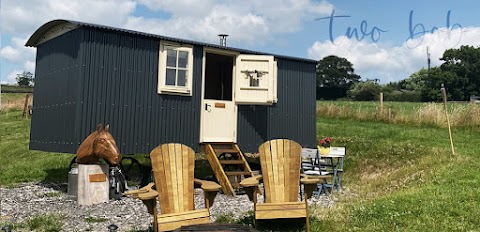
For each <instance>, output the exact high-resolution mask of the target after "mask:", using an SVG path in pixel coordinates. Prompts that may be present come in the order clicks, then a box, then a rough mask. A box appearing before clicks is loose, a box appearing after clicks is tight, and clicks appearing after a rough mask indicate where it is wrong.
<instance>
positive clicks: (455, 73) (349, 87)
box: [316, 46, 480, 101]
mask: <svg viewBox="0 0 480 232" xmlns="http://www.w3.org/2000/svg"><path fill="white" fill-rule="evenodd" d="M440 60H441V61H443V63H442V64H441V65H440V66H438V67H433V68H431V69H430V70H427V69H424V68H423V69H421V70H419V71H417V72H415V73H413V74H412V75H410V77H408V78H406V79H404V80H401V81H398V82H391V83H388V84H383V85H382V84H379V83H378V79H375V80H365V81H362V80H361V77H360V76H359V75H357V74H355V70H354V69H353V64H352V63H350V62H349V61H348V60H347V59H345V58H342V57H338V56H333V55H331V56H327V57H325V58H323V59H321V60H320V61H319V62H318V63H317V83H316V84H317V99H325V100H333V99H339V98H349V99H353V100H359V101H371V100H376V99H378V96H379V94H380V92H383V93H384V99H385V100H387V101H440V100H441V99H442V96H441V93H440V88H441V86H442V84H443V85H444V86H445V88H446V90H447V95H448V96H447V97H448V99H449V100H453V101H468V100H469V99H470V97H471V96H478V95H480V47H473V46H461V47H460V48H458V49H453V48H452V49H448V50H446V51H445V52H444V53H443V56H442V57H441V58H440Z"/></svg>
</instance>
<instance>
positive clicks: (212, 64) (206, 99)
mask: <svg viewBox="0 0 480 232" xmlns="http://www.w3.org/2000/svg"><path fill="white" fill-rule="evenodd" d="M203 61H204V62H203V65H204V70H205V71H204V73H203V74H204V75H203V90H202V94H203V98H202V109H201V126H200V127H201V128H200V142H201V143H206V142H233V143H235V142H236V141H237V107H238V106H237V105H240V104H244V105H272V104H274V103H276V102H277V91H276V89H277V87H276V83H277V76H276V73H277V63H276V62H275V59H274V57H273V56H267V55H243V54H233V55H232V54H225V53H223V52H218V51H216V50H213V51H212V50H207V51H206V52H204V60H203Z"/></svg>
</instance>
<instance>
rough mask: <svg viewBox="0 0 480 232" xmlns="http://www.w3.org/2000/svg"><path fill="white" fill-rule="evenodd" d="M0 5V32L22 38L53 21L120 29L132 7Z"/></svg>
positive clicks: (86, 2) (57, 0)
mask: <svg viewBox="0 0 480 232" xmlns="http://www.w3.org/2000/svg"><path fill="white" fill-rule="evenodd" d="M2 3H3V5H2V8H3V9H2V14H1V15H0V19H1V22H0V25H1V28H2V32H6V33H9V34H11V35H14V36H22V37H23V36H26V35H31V34H33V32H34V31H35V30H36V29H37V28H38V27H40V26H41V25H42V24H44V23H46V22H47V21H50V20H53V19H72V20H80V21H87V22H97V23H102V24H107V25H116V26H121V25H122V24H123V23H125V20H126V18H127V16H128V15H130V14H131V13H132V12H133V11H134V10H135V6H136V3H135V1H133V0H103V1H96V0H69V1H63V0H49V1H44V0H22V1H2ZM7 9H8V10H7Z"/></svg>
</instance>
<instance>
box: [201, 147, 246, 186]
mask: <svg viewBox="0 0 480 232" xmlns="http://www.w3.org/2000/svg"><path fill="white" fill-rule="evenodd" d="M201 147H202V151H203V152H204V153H205V154H206V156H207V160H208V162H209V163H210V166H211V167H212V169H213V172H214V173H215V177H216V178H217V181H218V182H219V184H220V185H221V186H222V190H223V193H224V194H227V195H233V196H235V189H238V188H240V185H239V183H240V181H241V179H242V176H243V177H251V176H253V173H252V170H251V169H250V166H249V165H248V163H247V160H245V157H244V156H243V154H242V152H241V151H240V148H238V146H237V144H235V143H204V144H201ZM229 177H230V178H229ZM232 180H233V181H232Z"/></svg>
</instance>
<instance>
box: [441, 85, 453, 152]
mask: <svg viewBox="0 0 480 232" xmlns="http://www.w3.org/2000/svg"><path fill="white" fill-rule="evenodd" d="M441 91H442V98H443V106H444V107H445V116H446V117H447V125H448V135H450V145H451V146H452V155H455V148H454V147H453V139H452V129H451V128H450V119H448V108H447V92H446V91H445V87H444V86H443V84H442V88H441Z"/></svg>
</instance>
